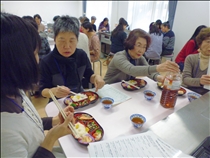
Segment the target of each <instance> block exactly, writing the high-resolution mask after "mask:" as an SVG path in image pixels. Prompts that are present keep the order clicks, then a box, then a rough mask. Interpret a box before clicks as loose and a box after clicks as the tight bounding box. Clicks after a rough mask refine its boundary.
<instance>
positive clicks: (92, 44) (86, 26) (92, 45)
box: [82, 22, 101, 62]
mask: <svg viewBox="0 0 210 158" xmlns="http://www.w3.org/2000/svg"><path fill="white" fill-rule="evenodd" d="M82 32H83V33H84V34H86V35H87V37H88V41H89V50H90V60H91V62H94V61H97V60H99V58H100V53H101V44H100V40H99V37H98V35H97V34H96V32H95V31H94V30H93V26H92V24H91V23H90V22H84V23H83V24H82Z"/></svg>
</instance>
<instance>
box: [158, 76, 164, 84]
mask: <svg viewBox="0 0 210 158" xmlns="http://www.w3.org/2000/svg"><path fill="white" fill-rule="evenodd" d="M164 79H165V76H163V75H158V76H157V82H161V83H163V81H164Z"/></svg>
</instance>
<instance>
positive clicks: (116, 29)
mask: <svg viewBox="0 0 210 158" xmlns="http://www.w3.org/2000/svg"><path fill="white" fill-rule="evenodd" d="M124 25H126V26H128V23H127V21H126V20H125V19H124V18H120V19H119V24H118V25H117V27H116V28H115V29H114V30H113V31H112V36H115V35H117V33H118V32H120V31H124V29H123V26H124Z"/></svg>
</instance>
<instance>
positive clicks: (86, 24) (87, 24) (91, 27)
mask: <svg viewBox="0 0 210 158" xmlns="http://www.w3.org/2000/svg"><path fill="white" fill-rule="evenodd" d="M82 27H84V28H85V29H89V31H88V32H92V31H93V25H92V24H91V23H90V22H84V23H82Z"/></svg>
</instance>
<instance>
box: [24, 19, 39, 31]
mask: <svg viewBox="0 0 210 158" xmlns="http://www.w3.org/2000/svg"><path fill="white" fill-rule="evenodd" d="M22 18H23V19H24V20H26V21H27V22H29V23H30V24H32V25H33V26H34V27H35V28H36V29H37V30H38V25H37V23H36V21H35V20H34V18H33V17H32V16H23V17H22Z"/></svg>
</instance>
